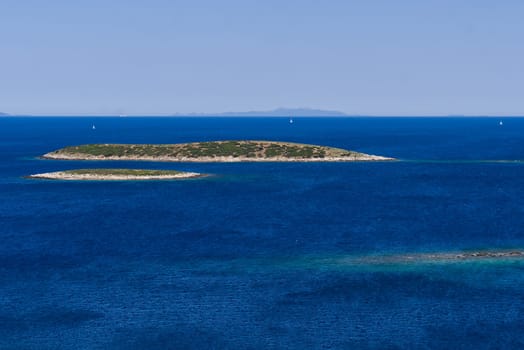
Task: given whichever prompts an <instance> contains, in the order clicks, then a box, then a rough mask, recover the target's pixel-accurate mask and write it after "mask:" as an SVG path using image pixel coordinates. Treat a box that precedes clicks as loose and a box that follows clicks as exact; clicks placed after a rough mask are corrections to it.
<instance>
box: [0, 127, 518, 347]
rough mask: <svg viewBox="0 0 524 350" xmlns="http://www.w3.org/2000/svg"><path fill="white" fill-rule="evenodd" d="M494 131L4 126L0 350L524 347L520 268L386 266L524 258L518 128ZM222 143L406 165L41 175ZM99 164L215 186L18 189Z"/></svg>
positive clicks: (0, 145)
mask: <svg viewBox="0 0 524 350" xmlns="http://www.w3.org/2000/svg"><path fill="white" fill-rule="evenodd" d="M92 124H96V130H92V128H91V126H92ZM498 124H499V123H498V119H496V120H495V119H491V118H444V119H436V118H327V119H326V118H321V119H320V118H311V119H309V118H307V119H306V118H295V122H294V123H293V124H292V125H290V124H289V123H288V120H287V119H285V118H252V119H248V118H225V119H219V118H2V119H0V160H1V162H0V199H1V201H0V240H1V242H2V243H1V244H0V348H9V349H28V348H29V349H114V348H116V349H130V348H131V349H169V348H172V349H179V348H197V349H208V348H231V349H238V348H248V349H249V348H252V349H257V348H264V349H267V348H275V349H277V348H278V349H280V348H295V349H303V348H338V349H347V348H379V349H384V348H428V349H437V348H445V349H448V348H471V347H476V348H507V347H514V348H519V347H522V346H523V344H522V336H521V335H522V332H521V330H522V329H524V322H523V321H524V319H523V317H522V316H521V315H523V314H524V313H523V311H524V310H523V306H524V302H523V296H524V293H522V290H524V289H523V287H524V279H523V276H524V274H523V273H522V272H523V261H524V259H522V258H520V257H512V258H496V259H465V260H460V259H456V260H453V259H444V260H442V259H440V260H439V259H428V258H422V259H416V261H406V260H405V259H400V260H399V259H398V258H393V259H392V258H391V257H399V256H401V257H404V256H406V255H410V256H411V255H414V256H417V257H420V256H422V257H425V256H427V254H440V253H453V254H454V253H456V252H462V251H485V250H490V251H506V250H522V249H524V236H523V234H522V227H524V215H523V211H524V200H523V199H522V195H521V194H522V193H524V182H523V181H522V179H523V178H524V177H523V175H524V166H523V165H522V163H521V161H519V160H522V159H524V139H523V137H522V135H524V119H521V118H512V119H506V120H504V125H503V126H502V127H500V126H499V125H498ZM221 139H267V140H286V141H295V142H305V143H315V144H322V145H329V146H335V147H342V148H349V149H354V150H357V151H361V152H366V153H373V154H380V155H387V156H393V157H397V158H400V159H402V161H400V162H386V163H330V164H328V163H325V164H322V163H317V164H312V163H294V164H281V163H269V164H190V163H185V164H175V163H166V164H162V163H154V162H152V163H146V164H144V163H138V162H122V163H119V162H103V163H100V162H77V161H73V162H70V161H48V160H40V159H38V158H37V157H38V156H39V155H41V154H43V153H46V152H48V151H51V150H54V149H56V148H59V147H63V146H66V145H70V144H82V143H95V142H127V143H157V142H158V143H174V142H189V141H198V140H221ZM100 166H106V167H117V166H122V167H136V168H140V167H148V168H153V169H161V168H167V169H179V170H187V171H198V172H205V173H212V174H215V176H212V177H208V178H202V179H195V180H184V181H167V182H158V181H146V182H111V183H107V182H65V181H46V180H28V179H24V178H23V176H25V175H28V174H32V173H40V172H46V171H56V170H63V169H72V168H79V167H82V168H85V167H100ZM425 254H426V255H425Z"/></svg>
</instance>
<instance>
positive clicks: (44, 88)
mask: <svg viewBox="0 0 524 350" xmlns="http://www.w3.org/2000/svg"><path fill="white" fill-rule="evenodd" d="M522 14H524V1H519V0H498V1H496V0H490V1H485V0H471V1H470V0H449V1H448V0H437V1H433V0H424V1H423V0H413V1H408V0H395V1H393V0H384V1H378V0H362V1H351V0H323V1H320V0H318V1H309V0H300V1H299V0H296V1H295V0H278V1H277V0H264V1H254V0H252V1H251V0H243V1H240V0H236V1H233V0H220V1H210V0H209V1H199V0H187V1H177V0H170V1H168V0H143V1H134V0H111V1H107V0H89V1H88V0H85V1H84V0H63V1H59V0H46V1H41V0H1V1H0V111H3V112H8V113H17V114H39V115H68V114H96V115H100V114H102V115H103V114H130V115H131V114H138V115H140V114H172V113H175V112H181V113H186V112H222V111H239V110H267V109H272V108H276V107H312V108H324V109H336V110H340V111H343V112H346V113H349V114H368V115H448V114H464V115H524V98H523V94H522V91H523V90H522V85H523V84H524V68H523V67H524V63H523V62H524V44H523V38H524V24H523V23H522Z"/></svg>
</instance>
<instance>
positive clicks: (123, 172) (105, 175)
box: [28, 169, 203, 180]
mask: <svg viewBox="0 0 524 350" xmlns="http://www.w3.org/2000/svg"><path fill="white" fill-rule="evenodd" d="M200 176H203V175H202V174H199V173H193V172H184V171H176V170H150V169H75V170H64V171H55V172H50V173H42V174H34V175H29V176H28V178H32V179H51V180H169V179H186V178H194V177H200Z"/></svg>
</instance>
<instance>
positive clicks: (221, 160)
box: [41, 153, 395, 163]
mask: <svg viewBox="0 0 524 350" xmlns="http://www.w3.org/2000/svg"><path fill="white" fill-rule="evenodd" d="M41 158H43V159H55V160H129V161H151V162H182V163H183V162H188V163H238V162H267V163H271V162H353V161H356V162H358V161H392V160H395V158H389V157H383V156H376V155H372V154H358V155H355V156H351V157H324V158H291V157H266V158H251V157H249V158H248V157H233V156H227V157H222V156H221V157H167V156H159V157H153V156H94V155H89V154H74V153H72V154H65V153H47V154H44V155H43V156H42V157H41Z"/></svg>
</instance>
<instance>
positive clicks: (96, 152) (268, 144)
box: [43, 141, 394, 162]
mask: <svg viewBox="0 0 524 350" xmlns="http://www.w3.org/2000/svg"><path fill="white" fill-rule="evenodd" d="M43 158H47V159H72V160H149V161H172V162H292V161H300V162H307V161H315V162H343V161H386V160H394V158H389V157H382V156H376V155H371V154H365V153H359V152H354V151H349V150H345V149H341V148H334V147H327V146H317V145H308V144H300V143H291V142H276V141H211V142H193V143H180V144H90V145H79V146H68V147H64V148H62V149H59V150H56V151H53V152H50V153H47V154H45V155H44V156H43Z"/></svg>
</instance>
